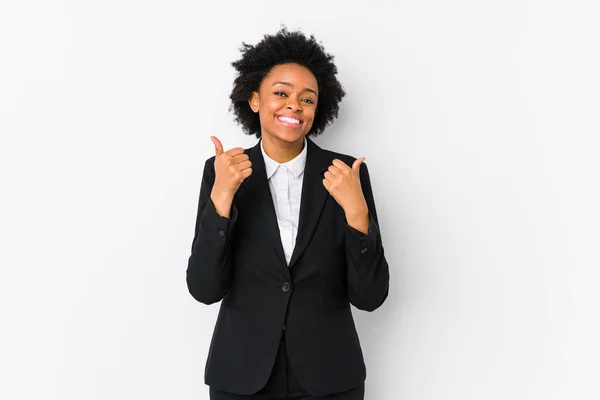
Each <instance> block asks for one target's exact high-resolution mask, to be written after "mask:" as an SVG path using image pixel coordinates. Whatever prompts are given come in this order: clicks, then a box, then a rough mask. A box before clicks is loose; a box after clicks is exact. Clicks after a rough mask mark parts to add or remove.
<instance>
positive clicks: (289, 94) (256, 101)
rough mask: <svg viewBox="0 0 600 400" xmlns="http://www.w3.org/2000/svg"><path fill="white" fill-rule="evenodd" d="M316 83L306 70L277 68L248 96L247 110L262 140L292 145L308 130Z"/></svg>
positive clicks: (296, 65) (300, 67) (316, 87)
mask: <svg viewBox="0 0 600 400" xmlns="http://www.w3.org/2000/svg"><path fill="white" fill-rule="evenodd" d="M318 90H319V88H318V86H317V79H316V78H315V76H314V75H313V74H312V72H310V70H309V69H308V68H306V67H303V66H301V65H298V64H280V65H277V66H275V67H273V69H272V70H271V71H270V72H269V73H268V74H267V76H266V77H265V78H264V79H263V81H262V83H261V85H260V88H259V90H258V92H253V93H252V95H251V96H250V99H249V103H250V107H251V108H252V110H253V111H254V112H258V113H259V118H260V126H261V134H262V137H263V139H267V138H266V137H267V136H269V138H268V139H274V140H276V141H284V142H287V143H294V142H298V141H302V140H304V139H303V138H304V136H305V135H306V134H307V133H308V131H309V130H310V128H311V126H312V123H313V120H314V118H315V112H316V110H317V100H318V97H319V95H318Z"/></svg>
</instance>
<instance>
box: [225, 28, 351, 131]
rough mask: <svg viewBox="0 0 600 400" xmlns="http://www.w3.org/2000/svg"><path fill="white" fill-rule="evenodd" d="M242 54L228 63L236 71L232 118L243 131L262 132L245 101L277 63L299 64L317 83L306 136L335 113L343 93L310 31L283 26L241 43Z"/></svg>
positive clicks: (334, 70)
mask: <svg viewBox="0 0 600 400" xmlns="http://www.w3.org/2000/svg"><path fill="white" fill-rule="evenodd" d="M240 51H241V53H242V57H241V58H240V59H239V60H237V61H234V62H232V63H231V65H232V66H233V67H234V68H235V70H236V71H237V76H236V78H235V80H234V83H233V89H232V91H231V94H230V96H229V98H230V99H231V106H230V108H229V110H230V111H231V110H233V113H234V115H235V121H236V122H237V123H238V124H240V125H241V126H242V129H243V131H244V133H246V134H248V135H255V136H256V137H257V138H260V136H261V129H260V119H259V116H258V114H257V113H255V112H254V111H252V109H251V108H250V105H249V104H248V99H249V98H250V96H251V94H252V92H255V91H258V89H259V87H260V84H261V83H262V81H263V79H264V78H265V76H266V75H267V74H268V73H269V72H270V71H271V69H273V67H275V66H276V65H279V64H292V63H293V64H299V65H302V66H304V67H306V68H308V69H309V70H310V71H311V72H312V73H313V75H314V76H315V78H316V79H317V84H318V86H319V99H318V102H317V109H316V114H315V118H314V121H313V124H312V126H311V128H310V131H309V132H308V133H307V136H317V135H319V134H321V133H322V132H323V130H324V129H325V128H326V127H327V125H329V124H330V123H332V122H333V121H334V120H335V119H336V118H337V116H338V111H339V103H340V101H341V100H342V98H343V97H344V95H345V92H344V89H343V88H342V85H341V84H340V82H339V81H338V80H337V78H336V74H337V67H336V66H335V64H334V63H333V58H334V57H333V56H332V55H331V54H329V53H327V52H325V49H324V48H323V46H322V45H321V44H320V43H318V42H317V41H316V39H315V37H314V36H313V35H311V36H310V37H309V38H307V37H306V36H305V35H304V34H303V33H302V32H300V31H294V32H290V31H288V30H287V28H286V27H285V26H284V27H282V28H281V29H280V30H279V32H277V33H276V34H275V35H265V36H264V37H263V39H262V40H261V41H260V42H259V43H258V44H256V45H254V46H252V45H249V44H246V43H242V48H241V49H240Z"/></svg>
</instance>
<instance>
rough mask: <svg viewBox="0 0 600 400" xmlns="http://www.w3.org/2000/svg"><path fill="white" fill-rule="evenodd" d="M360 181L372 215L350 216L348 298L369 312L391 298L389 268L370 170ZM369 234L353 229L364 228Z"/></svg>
mask: <svg viewBox="0 0 600 400" xmlns="http://www.w3.org/2000/svg"><path fill="white" fill-rule="evenodd" d="M360 182H361V187H362V190H363V194H364V197H365V200H366V202H367V207H368V216H366V217H365V216H346V219H347V223H346V234H345V239H346V260H347V263H348V296H349V298H350V303H352V304H353V305H354V306H355V307H356V308H358V309H360V310H365V311H374V310H376V309H377V308H379V306H381V305H382V304H383V302H384V301H385V299H386V298H387V296H388V288H389V280H390V275H389V267H388V263H387V260H386V259H385V255H384V249H383V245H382V241H381V235H380V233H379V224H378V219H377V211H376V209H375V201H374V199H373V191H372V188H371V181H370V179H369V170H368V169H367V165H366V164H364V163H363V164H362V165H361V166H360ZM367 220H368V230H367V233H366V234H365V233H363V232H361V231H360V230H358V229H356V228H353V226H355V227H357V228H360V227H361V226H364V225H365V224H366V223H367V222H366V221H367Z"/></svg>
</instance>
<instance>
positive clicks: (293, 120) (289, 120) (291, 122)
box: [277, 116, 302, 126]
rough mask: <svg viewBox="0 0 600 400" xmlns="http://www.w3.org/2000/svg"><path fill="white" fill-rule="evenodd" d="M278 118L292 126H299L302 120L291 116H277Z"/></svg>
mask: <svg viewBox="0 0 600 400" xmlns="http://www.w3.org/2000/svg"><path fill="white" fill-rule="evenodd" d="M277 119H278V120H279V121H280V122H283V123H284V124H285V125H291V126H299V125H300V123H301V122H302V121H300V120H299V119H297V118H291V117H282V116H277Z"/></svg>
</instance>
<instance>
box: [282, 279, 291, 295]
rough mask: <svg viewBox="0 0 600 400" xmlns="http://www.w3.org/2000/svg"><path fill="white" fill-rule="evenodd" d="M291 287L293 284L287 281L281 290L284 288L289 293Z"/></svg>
mask: <svg viewBox="0 0 600 400" xmlns="http://www.w3.org/2000/svg"><path fill="white" fill-rule="evenodd" d="M291 288H292V285H290V284H289V283H288V282H285V283H284V284H283V286H282V287H281V290H283V291H284V292H286V293H287V292H289V291H290V289H291Z"/></svg>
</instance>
